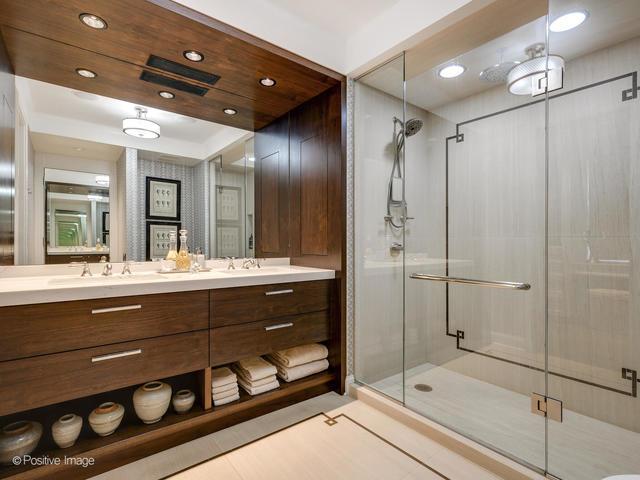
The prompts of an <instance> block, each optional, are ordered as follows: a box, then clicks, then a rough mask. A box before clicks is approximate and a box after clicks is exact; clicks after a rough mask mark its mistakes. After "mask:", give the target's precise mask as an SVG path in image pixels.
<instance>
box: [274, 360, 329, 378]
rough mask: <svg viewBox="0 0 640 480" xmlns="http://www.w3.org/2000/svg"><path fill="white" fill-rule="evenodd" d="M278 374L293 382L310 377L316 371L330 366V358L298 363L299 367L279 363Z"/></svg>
mask: <svg viewBox="0 0 640 480" xmlns="http://www.w3.org/2000/svg"><path fill="white" fill-rule="evenodd" d="M277 368H278V376H279V377H280V378H281V379H283V380H284V381H285V382H293V381H294V380H299V379H300V378H304V377H308V376H309V375H313V374H314V373H320V372H323V371H325V370H326V369H328V368H329V362H328V360H326V359H324V360H316V361H315V362H309V363H305V364H304V365H298V366H297V367H291V368H288V367H283V366H280V365H277Z"/></svg>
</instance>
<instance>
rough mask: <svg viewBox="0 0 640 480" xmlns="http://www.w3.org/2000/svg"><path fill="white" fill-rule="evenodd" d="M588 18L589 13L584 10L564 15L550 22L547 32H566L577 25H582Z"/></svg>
mask: <svg viewBox="0 0 640 480" xmlns="http://www.w3.org/2000/svg"><path fill="white" fill-rule="evenodd" d="M588 16H589V12H587V11H586V10H578V11H576V12H569V13H565V14H564V15H560V16H559V17H558V18H556V19H555V20H554V21H553V22H551V24H550V25H549V30H551V31H552V32H555V33H560V32H566V31H567V30H571V29H572V28H576V27H577V26H578V25H582V23H583V22H584V21H585V20H586V19H587V17H588Z"/></svg>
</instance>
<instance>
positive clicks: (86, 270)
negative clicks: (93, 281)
mask: <svg viewBox="0 0 640 480" xmlns="http://www.w3.org/2000/svg"><path fill="white" fill-rule="evenodd" d="M69 266H70V267H80V266H81V267H82V273H81V274H80V276H81V277H92V276H93V273H91V269H90V268H89V264H88V263H87V262H71V263H70V264H69Z"/></svg>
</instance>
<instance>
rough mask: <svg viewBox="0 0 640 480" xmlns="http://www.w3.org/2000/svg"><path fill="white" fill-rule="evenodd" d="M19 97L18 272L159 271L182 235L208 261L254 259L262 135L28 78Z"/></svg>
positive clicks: (21, 83) (20, 84) (22, 80)
mask: <svg viewBox="0 0 640 480" xmlns="http://www.w3.org/2000/svg"><path fill="white" fill-rule="evenodd" d="M16 86H17V91H18V99H19V103H18V109H19V112H18V118H19V119H20V120H21V121H19V124H18V129H17V130H18V131H17V135H18V136H20V137H22V141H21V144H22V146H23V147H22V148H18V150H17V152H16V154H17V157H18V163H17V171H16V176H17V177H18V180H19V181H18V182H16V196H17V198H18V199H20V201H18V202H16V210H17V219H18V222H19V223H21V224H24V227H25V228H21V229H19V235H18V238H16V256H15V263H16V264H17V265H29V264H61V263H72V262H88V263H95V262H100V261H102V262H106V261H109V262H121V261H125V260H130V261H138V262H143V261H153V260H155V261H158V260H161V259H164V258H165V257H166V255H167V253H168V250H169V243H170V237H171V236H175V237H176V239H177V241H179V237H180V232H181V231H183V232H186V233H185V236H186V245H187V249H188V252H189V254H193V255H196V254H198V255H201V257H200V258H205V259H209V258H217V257H236V258H243V257H253V256H254V252H255V238H254V225H253V221H254V216H253V202H254V196H253V162H254V158H253V133H252V132H248V131H245V130H241V129H237V128H233V127H228V126H224V125H221V124H217V123H213V122H209V121H205V120H200V119H196V118H192V117H187V116H184V115H179V114H176V113H172V112H168V111H163V110H157V109H153V108H148V107H145V106H142V105H136V104H133V103H129V102H125V101H121V100H117V99H113V98H108V97H103V96H99V95H95V94H91V93H87V92H81V91H77V90H73V89H69V88H66V87H61V86H57V85H52V84H48V83H44V82H40V81H37V80H32V79H27V78H21V77H18V78H17V81H16ZM140 120H142V121H143V122H142V123H140ZM144 121H148V122H150V123H148V124H145V123H144ZM147 129H148V130H147ZM19 146H20V145H19Z"/></svg>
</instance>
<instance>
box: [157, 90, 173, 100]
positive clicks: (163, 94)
mask: <svg viewBox="0 0 640 480" xmlns="http://www.w3.org/2000/svg"><path fill="white" fill-rule="evenodd" d="M158 95H160V96H161V97H162V98H167V99H172V98H176V96H175V95H174V94H173V93H171V92H167V91H166V90H161V91H159V92H158Z"/></svg>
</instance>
